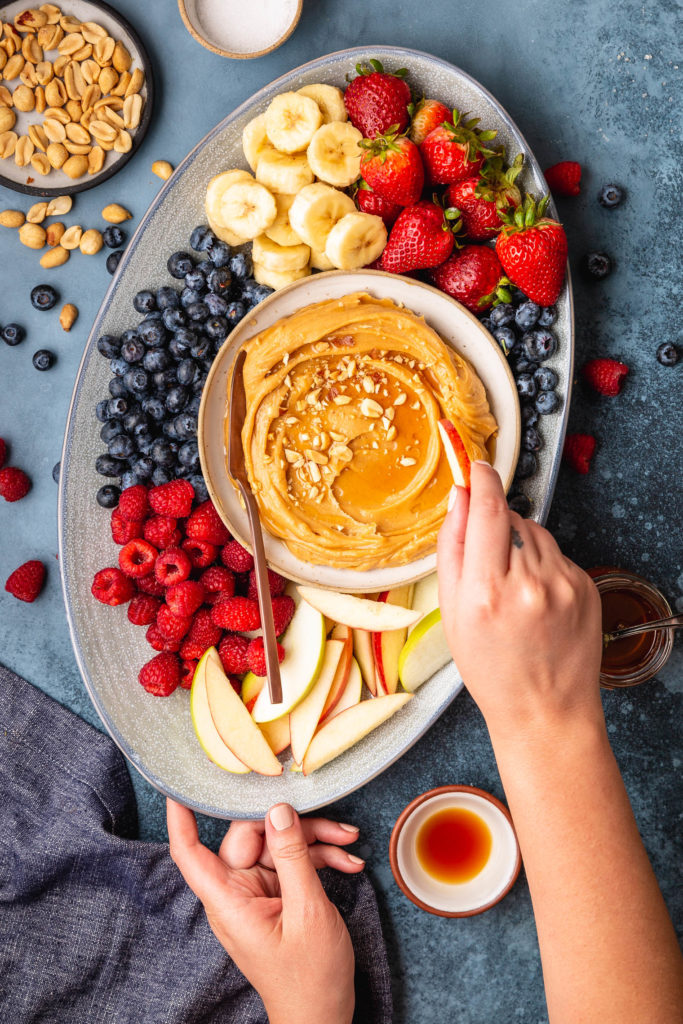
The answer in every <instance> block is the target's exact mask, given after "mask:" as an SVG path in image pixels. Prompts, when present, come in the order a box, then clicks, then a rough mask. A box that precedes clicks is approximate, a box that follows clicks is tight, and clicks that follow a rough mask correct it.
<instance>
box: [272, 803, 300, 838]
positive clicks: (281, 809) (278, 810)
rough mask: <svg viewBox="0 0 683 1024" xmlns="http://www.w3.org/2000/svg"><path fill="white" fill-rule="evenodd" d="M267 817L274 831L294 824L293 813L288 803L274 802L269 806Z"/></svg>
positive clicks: (279, 830)
mask: <svg viewBox="0 0 683 1024" xmlns="http://www.w3.org/2000/svg"><path fill="white" fill-rule="evenodd" d="M268 817H269V818H270V823H271V825H272V826H273V828H274V829H275V830H276V832H282V831H283V830H284V829H286V828H291V827H292V825H293V824H294V813H293V811H292V808H291V807H290V806H289V804H276V806H275V807H271V809H270V811H269V812H268Z"/></svg>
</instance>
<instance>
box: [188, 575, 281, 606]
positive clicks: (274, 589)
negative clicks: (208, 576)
mask: <svg viewBox="0 0 683 1024" xmlns="http://www.w3.org/2000/svg"><path fill="white" fill-rule="evenodd" d="M202 580H203V577H202ZM286 586H287V580H286V579H285V578H284V576H280V575H279V573H276V572H274V571H273V569H269V570H268V589H269V590H270V596H271V597H279V596H280V594H284V592H285V587H286ZM247 597H250V598H251V599H252V601H258V592H257V590H256V573H255V572H254V570H253V569H252V571H251V572H250V573H249V583H248V584H247Z"/></svg>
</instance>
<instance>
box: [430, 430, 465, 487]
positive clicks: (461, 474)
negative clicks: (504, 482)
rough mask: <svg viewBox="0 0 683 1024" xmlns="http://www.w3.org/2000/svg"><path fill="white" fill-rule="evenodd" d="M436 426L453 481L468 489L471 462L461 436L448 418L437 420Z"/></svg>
mask: <svg viewBox="0 0 683 1024" xmlns="http://www.w3.org/2000/svg"><path fill="white" fill-rule="evenodd" d="M438 426H439V434H440V435H441V441H442V442H443V447H444V451H445V453H446V458H447V459H448V465H449V466H450V468H451V474H452V476H453V483H454V484H456V485H457V486H458V487H464V488H465V490H467V491H469V489H470V468H471V465H472V463H471V461H470V457H469V455H468V454H467V452H466V451H465V446H464V444H463V443H462V438H461V437H460V434H459V433H458V429H457V427H455V426H454V425H453V424H452V423H451V421H450V420H439V423H438Z"/></svg>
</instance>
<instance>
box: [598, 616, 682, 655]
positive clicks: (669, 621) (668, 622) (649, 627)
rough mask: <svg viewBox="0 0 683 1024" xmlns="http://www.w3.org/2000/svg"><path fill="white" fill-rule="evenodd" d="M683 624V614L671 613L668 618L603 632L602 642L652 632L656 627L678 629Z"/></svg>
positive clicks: (607, 642)
mask: <svg viewBox="0 0 683 1024" xmlns="http://www.w3.org/2000/svg"><path fill="white" fill-rule="evenodd" d="M678 626H683V614H681V615H669V616H668V618H666V619H655V620H654V621H653V622H643V623H641V624H640V625H639V626H625V627H624V628H623V629H615V630H614V632H612V633H603V634H602V642H603V644H604V645H605V647H606V646H607V644H609V643H611V642H612V641H613V640H623V639H624V637H627V636H636V634H638V633H652V632H653V631H654V630H655V629H676V628H677V627H678Z"/></svg>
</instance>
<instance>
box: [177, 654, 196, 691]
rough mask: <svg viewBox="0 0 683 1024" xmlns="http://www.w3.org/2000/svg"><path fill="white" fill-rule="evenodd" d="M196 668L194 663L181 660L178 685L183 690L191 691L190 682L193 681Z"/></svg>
mask: <svg viewBox="0 0 683 1024" xmlns="http://www.w3.org/2000/svg"><path fill="white" fill-rule="evenodd" d="M196 668H197V662H196V661H189V660H187V659H183V660H182V661H181V663H180V685H181V686H182V688H183V690H191V689H192V680H193V679H194V674H195V670H196Z"/></svg>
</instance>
